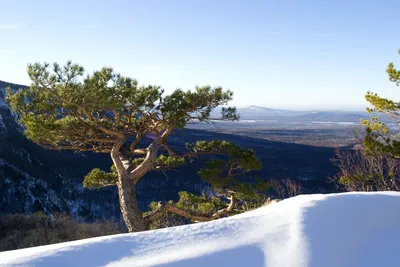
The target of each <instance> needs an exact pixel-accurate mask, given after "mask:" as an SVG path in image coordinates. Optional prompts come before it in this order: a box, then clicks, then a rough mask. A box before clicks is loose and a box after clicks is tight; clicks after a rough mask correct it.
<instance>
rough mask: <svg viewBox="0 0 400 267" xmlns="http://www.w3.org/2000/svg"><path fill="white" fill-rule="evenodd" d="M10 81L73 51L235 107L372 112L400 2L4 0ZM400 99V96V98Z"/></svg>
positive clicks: (4, 55) (399, 43) (2, 63)
mask: <svg viewBox="0 0 400 267" xmlns="http://www.w3.org/2000/svg"><path fill="white" fill-rule="evenodd" d="M0 10H2V12H1V16H0V80H5V81H10V82H14V83H24V84H29V78H28V77H27V74H26V65H27V64H28V63H29V62H37V61H40V62H43V61H47V62H54V61H56V62H59V63H63V62H65V61H67V60H68V59H71V60H73V61H75V62H77V63H80V64H82V65H83V66H84V67H85V68H86V70H88V71H90V72H91V71H93V70H94V69H98V68H101V67H102V66H112V67H113V68H114V69H115V70H116V71H118V72H120V73H121V74H122V75H125V76H130V77H133V78H136V79H138V80H139V82H140V83H144V84H156V85H161V86H162V87H163V88H165V90H166V92H170V91H172V90H174V89H175V88H177V87H179V88H182V89H190V88H193V87H194V86H195V85H205V84H210V85H213V86H223V87H224V88H227V89H228V88H229V89H231V90H233V91H234V92H235V96H234V100H233V102H232V104H234V105H237V106H247V105H260V106H266V107H273V108H290V109H362V108H363V107H364V106H366V103H365V100H364V94H365V92H366V91H368V90H369V91H374V92H377V93H379V94H380V95H382V96H386V97H390V98H394V99H399V97H398V96H399V93H400V88H397V87H396V86H395V85H394V84H392V83H390V82H389V81H388V78H387V75H386V73H385V69H386V67H387V64H388V63H389V62H394V63H395V64H396V62H397V63H398V65H399V66H400V55H398V54H397V50H398V49H399V48H400V34H399V32H400V26H399V25H400V16H399V14H400V1H398V0H393V1H389V0H387V1H385V0H380V1H376V0H364V1H359V0H351V1H350V0H337V1H328V0H315V1H310V0H301V1H300V0H297V1H295V0H291V1H278V0H276V1H268V0H264V1H250V0H249V1H221V0H210V1H208V0H201V1H189V0H180V1H177V0H168V1H166V0H159V1H157V0H152V1H133V0H132V1H117V0H115V1H40V0H36V1H31V0H26V1H18V0H14V1H11V0H8V1H6V0H0ZM399 100H400V99H399Z"/></svg>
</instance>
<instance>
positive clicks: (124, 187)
mask: <svg viewBox="0 0 400 267" xmlns="http://www.w3.org/2000/svg"><path fill="white" fill-rule="evenodd" d="M124 141H125V140H121V141H119V142H118V143H116V144H115V145H114V146H113V148H112V150H111V158H112V160H113V163H114V165H115V167H116V169H117V173H118V182H117V188H118V196H119V205H120V209H121V214H122V217H123V218H124V221H125V224H126V227H127V228H128V231H129V232H140V231H145V230H146V224H145V221H144V218H143V213H142V211H141V210H140V208H139V205H138V204H137V199H136V183H134V182H132V181H131V179H130V174H129V173H128V168H127V167H125V166H124V163H123V161H122V159H121V156H120V149H121V147H122V145H123V144H124Z"/></svg>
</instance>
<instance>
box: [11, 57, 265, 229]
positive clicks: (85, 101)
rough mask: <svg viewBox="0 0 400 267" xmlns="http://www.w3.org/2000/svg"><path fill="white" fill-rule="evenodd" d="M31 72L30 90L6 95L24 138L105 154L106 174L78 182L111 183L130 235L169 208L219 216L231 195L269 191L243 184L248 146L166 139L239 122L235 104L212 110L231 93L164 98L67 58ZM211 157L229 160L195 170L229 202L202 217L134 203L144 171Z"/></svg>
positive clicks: (252, 160)
mask: <svg viewBox="0 0 400 267" xmlns="http://www.w3.org/2000/svg"><path fill="white" fill-rule="evenodd" d="M28 74H29V77H30V79H31V81H32V83H31V86H30V88H29V89H24V90H19V91H17V92H16V93H12V92H11V91H10V92H9V94H8V97H7V101H8V102H9V104H10V107H11V108H12V109H13V110H14V112H16V113H18V114H19V122H20V123H21V124H22V125H23V126H24V128H25V135H26V136H27V137H28V138H29V139H30V140H32V141H34V142H36V143H38V144H40V145H42V146H44V147H46V148H49V149H56V150H73V151H93V152H96V153H109V154H110V156H111V159H112V162H113V165H112V167H111V171H110V172H105V171H102V170H100V169H94V170H92V171H91V172H90V173H89V174H88V175H87V176H86V177H85V179H84V181H83V185H84V186H86V187H90V188H101V187H106V186H116V187H117V188H118V194H119V202H120V208H121V213H122V216H123V218H124V221H125V223H126V226H127V228H128V230H129V231H130V232H136V231H143V230H146V229H148V228H149V225H150V223H151V221H152V220H155V219H157V218H159V216H160V215H162V214H164V213H166V212H170V213H175V214H178V215H181V216H185V217H188V218H190V219H192V220H194V221H207V220H212V219H216V218H220V217H221V216H225V215H226V214H227V213H228V212H229V211H231V210H232V209H233V207H234V205H235V201H236V196H240V195H246V196H251V195H254V194H256V192H260V191H263V190H265V189H266V188H267V184H266V183H263V182H262V181H259V183H258V184H257V186H253V185H251V184H247V183H243V182H242V179H241V175H242V174H243V173H246V172H250V171H252V170H259V169H260V168H261V162H260V160H259V159H258V158H257V157H256V155H255V153H254V151H252V150H247V149H242V148H240V147H238V146H236V145H234V144H231V143H229V142H226V141H219V140H213V141H198V142H195V143H193V144H187V146H186V149H185V151H178V150H177V149H176V148H173V147H171V146H170V144H169V142H168V137H169V136H170V135H172V134H173V130H174V129H182V128H183V127H184V126H185V125H186V124H189V123H200V122H212V121H214V120H237V119H238V116H237V114H236V109H235V108H231V107H227V108H222V112H221V115H220V116H219V117H218V118H212V117H211V115H210V114H211V111H212V110H213V109H214V108H216V107H217V106H220V105H226V104H227V103H228V102H229V101H230V100H231V99H232V95H233V93H232V92H231V91H229V90H223V89H222V88H221V87H216V88H212V87H210V86H203V87H196V88H195V89H194V90H193V91H186V92H185V91H182V90H180V89H177V90H175V91H174V92H172V93H171V94H169V95H165V94H164V91H163V90H162V89H161V88H160V87H159V86H154V85H148V86H141V85H139V84H138V82H137V81H136V80H135V79H132V78H129V77H123V76H121V75H120V74H118V73H115V72H114V70H113V69H112V68H102V69H101V70H100V71H95V72H94V73H93V74H89V75H87V76H84V75H85V71H84V68H83V67H82V66H80V65H77V64H73V63H72V62H68V63H67V64H66V65H64V66H62V67H61V66H60V65H58V64H56V63H55V64H54V65H53V68H51V66H50V64H48V63H44V64H40V63H36V64H30V65H29V66H28ZM146 140H147V141H148V142H147V143H146V142H144V141H146ZM149 140H150V141H149ZM148 143H150V144H148ZM211 154H219V155H226V157H227V161H221V160H215V159H214V160H213V161H212V162H209V163H208V164H207V166H206V167H205V168H203V169H202V170H200V171H199V175H200V177H201V178H202V179H203V180H205V181H207V182H208V183H210V184H211V185H212V186H213V188H214V189H215V191H216V192H218V194H221V195H224V196H225V198H226V199H229V201H230V203H229V205H228V206H227V207H224V208H223V209H220V210H218V211H217V212H215V213H213V214H208V215H204V214H200V213H197V212H194V211H191V210H186V209H183V208H181V207H179V206H176V205H173V204H171V203H170V202H167V203H162V204H160V205H159V206H158V207H157V208H156V209H155V210H154V211H153V212H151V213H149V214H146V215H144V214H143V213H142V211H141V210H140V209H139V206H138V203H137V201H136V185H137V183H138V182H139V180H141V179H143V178H144V176H145V175H146V174H147V173H149V172H150V171H158V170H164V169H166V168H174V167H178V166H179V165H182V164H185V163H186V162H187V161H188V160H193V159H194V158H197V157H199V156H201V155H211Z"/></svg>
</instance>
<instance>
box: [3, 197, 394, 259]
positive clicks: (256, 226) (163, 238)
mask: <svg viewBox="0 0 400 267" xmlns="http://www.w3.org/2000/svg"><path fill="white" fill-rule="evenodd" d="M399 223H400V193H394V192H379V193H346V194H331V195H302V196H298V197H294V198H290V199H287V200H284V201H281V202H279V203H274V204H271V205H269V206H267V207H263V208H260V209H257V210H254V211H251V212H247V213H244V214H240V215H237V216H232V217H229V218H226V219H221V220H217V221H212V222H207V223H198V224H192V225H186V226H180V227H174V228H168V229H161V230H155V231H147V232H141V233H136V234H121V235H114V236H105V237H98V238H91V239H85V240H79V241H73V242H67V243H61V244H55V245H48V246H42V247H35V248H28V249H21V250H14V251H8V252H2V253H0V266H43V267H62V266H109V267H110V266H112V267H117V266H118V267H122V266H159V267H161V266H162V267H187V266H188V267H199V266H210V267H212V266H218V267H222V266H229V267H234V266H246V267H253V266H254V267H258V266H266V267H288V266H291V267H306V266H307V267H311V266H312V267H331V266H332V267H338V266H340V267H346V266H349V267H350V266H351V267H358V266H362V267H372V266H373V267H375V266H385V267H388V266H400V245H399V244H400V227H399Z"/></svg>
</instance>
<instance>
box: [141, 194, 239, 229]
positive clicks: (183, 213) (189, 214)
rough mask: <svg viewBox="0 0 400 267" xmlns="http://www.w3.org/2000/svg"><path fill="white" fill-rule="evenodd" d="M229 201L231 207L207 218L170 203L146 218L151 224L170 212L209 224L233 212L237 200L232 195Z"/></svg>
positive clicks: (161, 206)
mask: <svg viewBox="0 0 400 267" xmlns="http://www.w3.org/2000/svg"><path fill="white" fill-rule="evenodd" d="M228 199H229V200H230V203H229V206H228V207H227V208H224V209H220V210H219V211H217V212H216V213H214V214H213V215H212V216H205V215H201V214H200V213H198V212H193V211H190V210H186V209H181V208H178V207H176V206H174V205H172V204H170V203H162V204H160V206H159V207H158V208H157V209H156V210H155V211H154V212H152V213H151V214H149V215H147V216H145V217H144V218H145V220H146V221H147V222H151V221H154V220H156V219H158V218H160V217H161V216H162V215H164V214H165V213H166V212H170V213H173V214H176V215H179V216H182V217H186V218H189V219H191V220H194V221H197V222H208V221H212V220H215V219H219V218H221V216H223V215H226V214H227V213H228V212H230V211H232V210H233V208H234V206H235V204H236V198H235V197H234V196H233V195H232V196H230V197H228Z"/></svg>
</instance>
